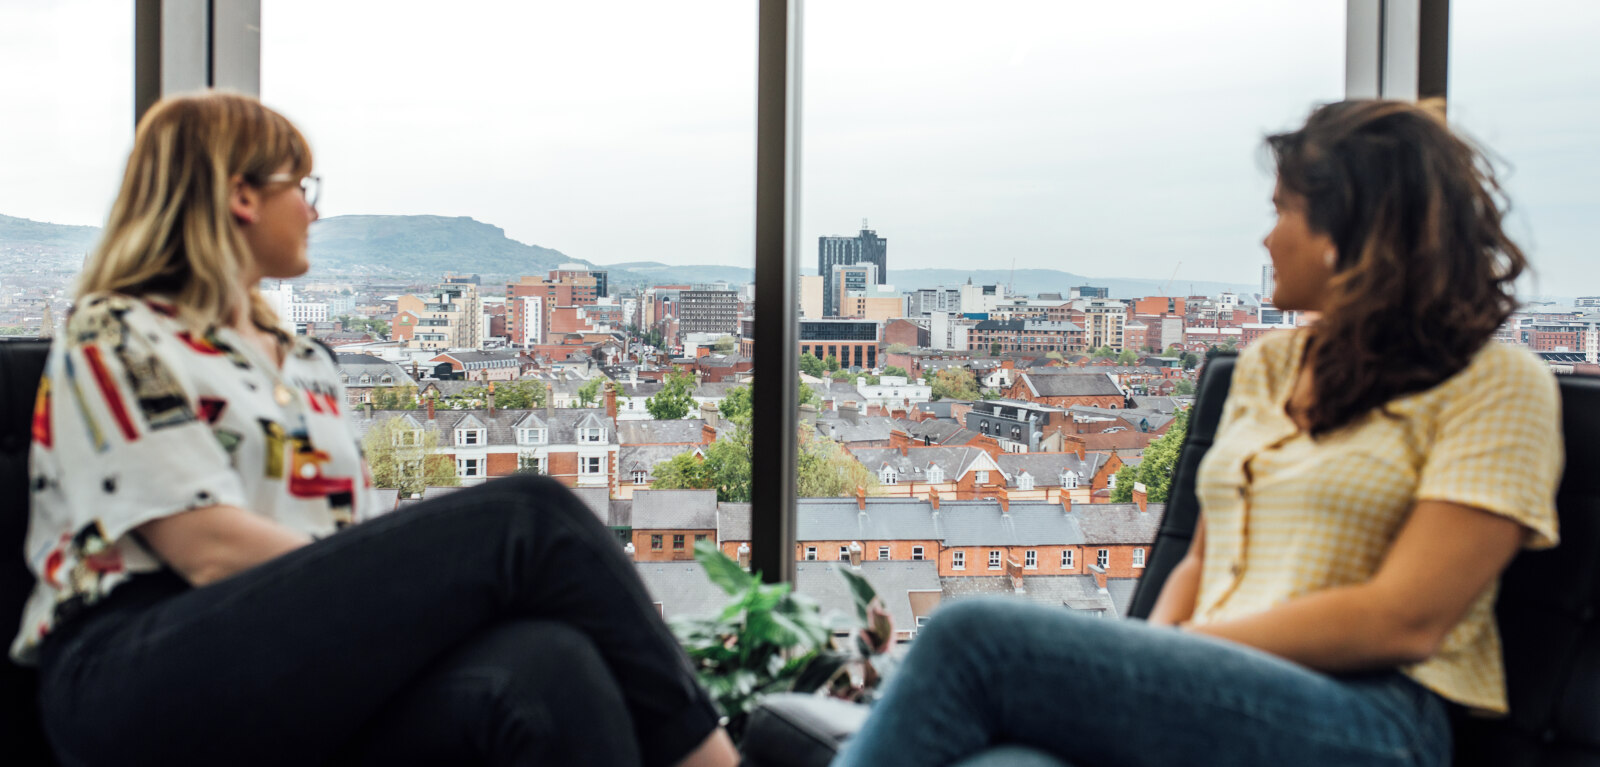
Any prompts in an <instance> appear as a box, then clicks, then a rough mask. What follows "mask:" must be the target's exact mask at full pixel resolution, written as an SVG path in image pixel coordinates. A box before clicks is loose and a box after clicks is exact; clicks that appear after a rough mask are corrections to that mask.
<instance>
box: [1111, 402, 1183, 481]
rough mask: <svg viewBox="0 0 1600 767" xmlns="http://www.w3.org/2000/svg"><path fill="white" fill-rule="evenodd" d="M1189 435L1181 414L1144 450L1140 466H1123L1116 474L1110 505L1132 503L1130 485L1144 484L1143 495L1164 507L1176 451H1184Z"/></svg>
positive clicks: (1175, 464) (1176, 461)
mask: <svg viewBox="0 0 1600 767" xmlns="http://www.w3.org/2000/svg"><path fill="white" fill-rule="evenodd" d="M1188 431H1189V411H1188V410H1180V411H1178V414H1177V416H1176V417H1175V418H1173V420H1172V425H1171V426H1170V427H1168V428H1167V433H1166V434H1163V435H1161V436H1160V437H1159V438H1157V439H1156V441H1154V442H1151V443H1150V446H1149V447H1146V448H1145V449H1144V459H1143V460H1141V461H1140V462H1139V465H1137V466H1132V465H1125V466H1123V467H1122V469H1121V470H1119V471H1118V472H1117V486H1116V487H1115V488H1113V489H1112V490H1111V501H1112V502H1113V503H1128V502H1129V501H1132V500H1133V484H1134V483H1135V482H1140V483H1143V484H1144V489H1145V495H1146V497H1147V498H1148V499H1149V501H1150V502H1151V503H1165V502H1166V500H1167V494H1168V492H1169V491H1170V490H1171V487H1172V470H1173V468H1174V467H1176V466H1177V465H1178V451H1179V450H1180V449H1181V448H1182V447H1183V437H1184V435H1185V434H1186V433H1188Z"/></svg>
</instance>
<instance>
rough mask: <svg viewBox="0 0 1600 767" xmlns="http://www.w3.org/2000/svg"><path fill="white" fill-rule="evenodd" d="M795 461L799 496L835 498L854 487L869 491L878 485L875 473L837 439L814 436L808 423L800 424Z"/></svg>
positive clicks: (852, 489) (850, 491) (847, 492)
mask: <svg viewBox="0 0 1600 767" xmlns="http://www.w3.org/2000/svg"><path fill="white" fill-rule="evenodd" d="M796 463H797V464H798V471H797V472H796V476H795V485H796V490H797V491H798V492H799V494H800V497H802V498H838V497H841V496H849V495H855V492H856V488H857V487H862V488H866V489H867V490H868V491H869V492H870V491H871V490H872V489H874V488H876V487H877V485H878V476H877V475H876V474H874V473H873V472H872V471H871V470H869V469H868V468H867V467H866V466H863V465H862V463H861V462H860V461H858V460H856V457H855V456H854V455H851V454H850V452H849V451H848V450H845V449H844V448H843V447H842V446H840V445H839V443H837V442H834V441H833V440H831V439H827V438H824V437H819V436H817V433H816V432H815V431H814V430H813V429H812V428H811V427H810V426H804V425H803V426H801V428H800V454H799V455H798V456H797V457H796Z"/></svg>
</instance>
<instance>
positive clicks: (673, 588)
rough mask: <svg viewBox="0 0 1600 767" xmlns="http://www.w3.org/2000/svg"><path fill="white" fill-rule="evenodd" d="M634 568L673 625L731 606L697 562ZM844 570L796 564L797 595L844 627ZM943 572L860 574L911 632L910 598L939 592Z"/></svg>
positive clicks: (902, 566) (918, 569)
mask: <svg viewBox="0 0 1600 767" xmlns="http://www.w3.org/2000/svg"><path fill="white" fill-rule="evenodd" d="M842 566H844V567H848V566H849V565H842ZM634 567H635V568H636V569H637V571H638V573H639V577H640V578H641V579H642V580H643V581H644V585H645V589H646V590H647V591H649V592H650V595H651V598H653V599H654V600H655V601H657V602H660V603H661V611H662V613H663V614H664V615H665V616H666V617H667V618H668V619H671V618H674V617H706V616H710V615H713V614H715V613H717V612H720V611H721V610H722V608H723V607H725V606H726V605H727V603H728V595H727V594H726V593H724V592H723V591H722V589H720V588H718V587H717V586H716V585H715V584H713V583H711V581H709V580H707V579H706V575H705V571H704V570H703V569H702V568H701V567H700V564H699V563H698V562H637V563H635V564H634ZM839 567H841V565H840V564H839V563H837V562H797V563H796V564H795V589H796V590H797V591H799V592H801V593H804V594H806V595H807V596H809V597H811V598H812V599H815V600H816V601H817V603H818V605H819V606H820V607H821V608H822V613H823V615H824V616H837V619H838V620H840V621H841V622H842V621H844V620H849V617H848V616H851V615H853V614H854V612H855V602H854V601H853V598H852V597H851V595H850V590H849V586H848V584H847V583H846V581H845V579H844V578H843V577H842V576H840V575H839V573H838V572H836V571H837V569H838V568H839ZM938 567H939V565H938V563H937V562H934V561H932V560H929V561H924V562H873V561H868V562H862V563H861V568H860V570H859V571H858V572H859V573H860V574H861V575H862V576H863V577H865V578H866V579H867V581H868V582H869V583H871V584H872V587H873V588H874V589H876V590H877V592H878V595H879V596H881V597H882V598H883V601H884V604H885V605H886V606H887V607H888V608H889V616H890V617H891V618H893V619H894V625H895V629H896V630H900V631H909V630H913V629H915V628H916V618H915V617H914V616H913V614H912V612H911V599H910V598H909V597H908V596H907V594H908V593H909V592H911V591H913V590H916V591H938V590H939V588H940V585H939V571H938Z"/></svg>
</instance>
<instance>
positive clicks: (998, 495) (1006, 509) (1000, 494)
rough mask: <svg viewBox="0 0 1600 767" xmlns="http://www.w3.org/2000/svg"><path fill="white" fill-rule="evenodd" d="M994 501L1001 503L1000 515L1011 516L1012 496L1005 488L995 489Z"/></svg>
mask: <svg viewBox="0 0 1600 767" xmlns="http://www.w3.org/2000/svg"><path fill="white" fill-rule="evenodd" d="M994 499H995V500H996V501H999V502H1000V513H1001V514H1010V513H1011V494H1010V493H1008V492H1006V489H1005V488H1004V487H997V488H995V491H994Z"/></svg>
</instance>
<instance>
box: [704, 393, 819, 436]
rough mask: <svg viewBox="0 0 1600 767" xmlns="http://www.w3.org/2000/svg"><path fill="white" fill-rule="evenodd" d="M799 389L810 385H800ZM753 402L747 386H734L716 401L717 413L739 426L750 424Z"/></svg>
mask: <svg viewBox="0 0 1600 767" xmlns="http://www.w3.org/2000/svg"><path fill="white" fill-rule="evenodd" d="M800 388H801V390H802V391H803V390H805V389H809V388H811V387H809V386H805V385H804V384H802V385H801V387H800ZM754 407H755V402H754V397H753V396H751V391H750V387H749V386H735V387H733V388H732V389H729V390H728V393H727V394H724V395H723V396H722V402H719V403H717V413H718V414H720V415H721V416H722V419H723V420H724V421H728V422H730V423H733V424H737V425H740V426H749V425H750V415H751V413H752V412H754Z"/></svg>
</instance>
